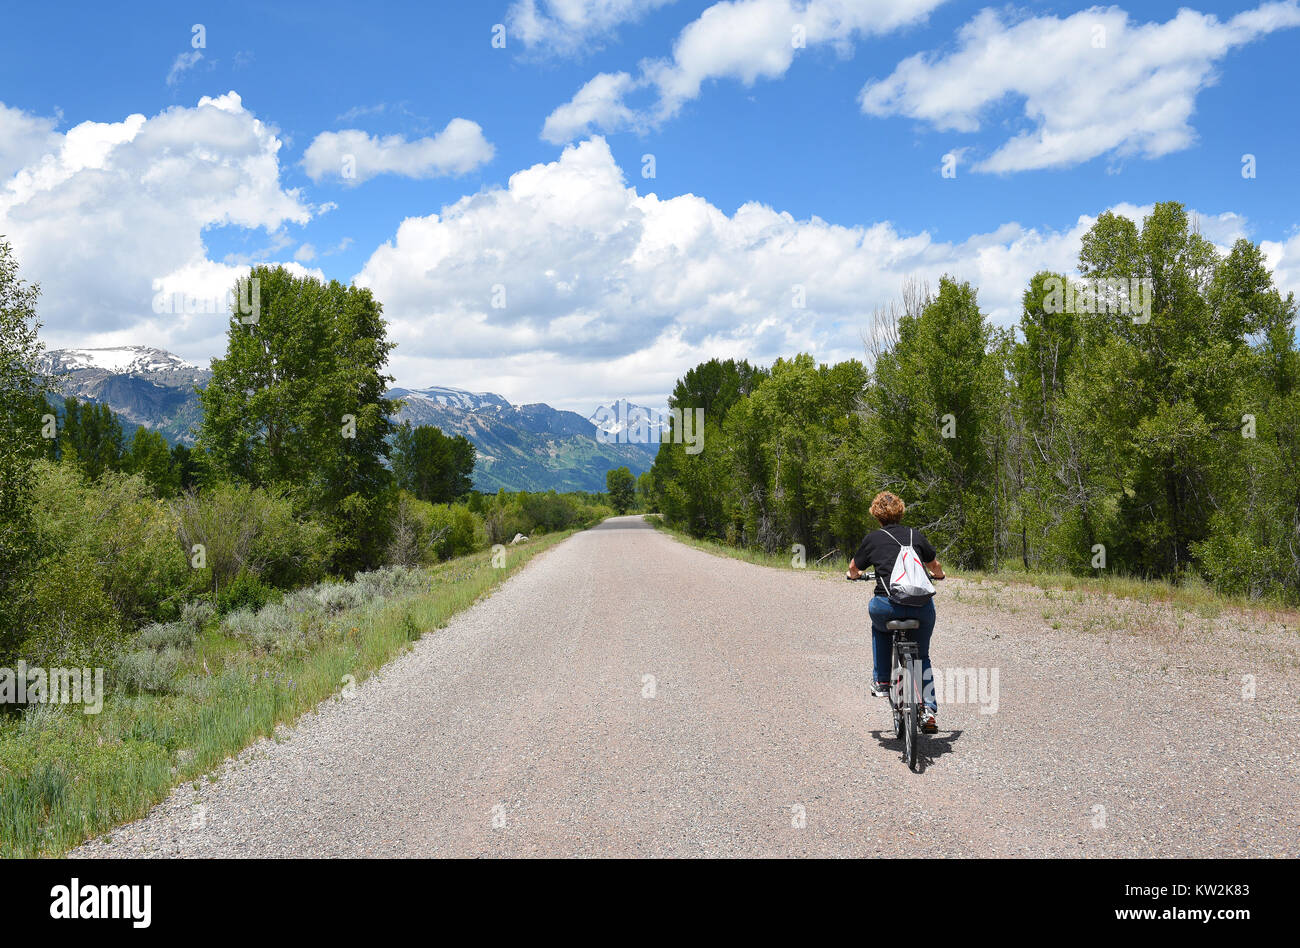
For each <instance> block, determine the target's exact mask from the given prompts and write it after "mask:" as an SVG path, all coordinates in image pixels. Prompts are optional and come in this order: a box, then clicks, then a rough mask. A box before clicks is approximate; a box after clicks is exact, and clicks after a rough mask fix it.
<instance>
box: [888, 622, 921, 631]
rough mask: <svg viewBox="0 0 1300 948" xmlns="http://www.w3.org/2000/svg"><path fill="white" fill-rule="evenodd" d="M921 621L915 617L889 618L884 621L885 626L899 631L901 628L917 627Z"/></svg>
mask: <svg viewBox="0 0 1300 948" xmlns="http://www.w3.org/2000/svg"><path fill="white" fill-rule="evenodd" d="M920 627H921V623H920V622H919V621H918V620H916V619H890V620H889V621H888V622H886V623H885V628H886V629H890V630H891V631H895V632H897V631H900V630H903V629H919V628H920Z"/></svg>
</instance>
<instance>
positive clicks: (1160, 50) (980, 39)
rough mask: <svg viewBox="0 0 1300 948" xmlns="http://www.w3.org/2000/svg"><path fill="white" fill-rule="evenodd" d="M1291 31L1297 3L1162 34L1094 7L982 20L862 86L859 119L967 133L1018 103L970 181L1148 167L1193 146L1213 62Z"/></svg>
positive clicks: (1181, 25) (1185, 24) (1160, 28)
mask: <svg viewBox="0 0 1300 948" xmlns="http://www.w3.org/2000/svg"><path fill="white" fill-rule="evenodd" d="M1296 25H1300V7H1297V4H1296V2H1295V0H1286V2H1279V3H1266V4H1264V5H1262V6H1260V7H1258V8H1257V9H1255V10H1250V11H1247V12H1244V13H1239V14H1237V15H1236V16H1234V17H1233V18H1232V19H1230V20H1228V21H1226V22H1221V21H1219V19H1218V18H1216V17H1215V16H1213V15H1210V14H1202V13H1197V12H1196V11H1194V10H1189V9H1182V10H1179V11H1178V13H1177V14H1176V15H1175V16H1174V17H1173V19H1171V20H1169V21H1168V22H1166V23H1144V24H1136V23H1133V22H1132V21H1131V20H1130V18H1129V15H1128V14H1127V13H1125V12H1124V11H1123V10H1121V9H1119V8H1118V7H1106V8H1102V7H1093V8H1091V9H1088V10H1084V11H1081V12H1079V13H1075V14H1073V15H1072V16H1069V17H1066V18H1065V19H1059V18H1057V17H1053V16H1041V17H1032V18H1029V19H1025V20H1021V21H1020V22H1016V23H1010V22H1008V21H1007V20H1006V19H1004V18H1003V15H1000V14H999V13H997V12H995V11H993V10H983V11H981V12H980V13H979V14H977V15H976V16H975V18H974V19H973V20H971V22H970V23H968V24H967V25H966V26H965V27H963V28H962V30H961V32H960V34H959V41H958V47H957V49H956V50H954V51H952V52H950V53H946V54H942V55H927V54H924V53H920V54H917V55H916V56H912V57H911V58H909V59H906V60H904V61H903V62H901V63H900V64H899V65H898V67H897V68H896V69H895V70H894V71H893V73H892V74H891V75H889V76H888V77H886V78H885V79H881V80H878V81H872V82H869V83H867V85H866V86H865V87H864V88H863V90H862V93H861V104H862V110H863V111H864V112H865V113H867V114H869V115H876V116H890V115H902V116H907V117H909V118H914V119H919V120H921V121H924V122H928V123H929V124H931V125H933V126H934V127H935V128H936V129H939V130H940V131H956V132H975V131H978V130H979V129H980V127H981V117H982V115H983V114H984V113H985V112H986V111H987V110H989V109H990V108H992V107H993V106H995V105H997V104H999V103H1002V102H1004V101H1005V100H1007V99H1009V98H1010V99H1016V100H1023V110H1024V117H1025V120H1026V121H1027V122H1028V123H1029V124H1030V125H1031V126H1032V128H1030V129H1029V130H1027V131H1023V132H1021V133H1019V134H1017V135H1014V136H1013V137H1012V138H1010V139H1009V140H1007V141H1006V142H1004V143H1003V144H1002V145H1001V146H1000V147H999V148H998V149H997V150H996V151H995V152H994V153H993V154H992V155H990V156H989V157H988V158H986V159H984V160H983V161H982V162H979V163H978V164H976V165H975V170H977V171H990V172H1008V171H1022V170H1026V169H1032V168H1059V167H1068V166H1070V165H1075V164H1078V163H1080V162H1083V161H1087V160H1088V159H1090V158H1095V157H1097V156H1099V155H1105V154H1115V155H1118V156H1127V155H1141V156H1144V157H1147V158H1155V157H1159V156H1160V155H1164V154H1168V153H1170V152H1174V151H1178V150H1180V149H1183V148H1187V147H1188V146H1189V145H1191V144H1192V143H1193V141H1195V138H1196V132H1195V130H1194V129H1193V128H1192V125H1191V118H1192V114H1193V113H1194V112H1195V108H1196V95H1197V93H1198V92H1200V90H1202V89H1204V88H1205V87H1207V86H1209V85H1211V84H1213V82H1214V81H1215V74H1214V66H1215V64H1216V63H1217V62H1218V61H1219V60H1221V59H1223V58H1224V57H1225V56H1226V55H1227V54H1228V53H1229V52H1230V51H1231V50H1233V49H1234V48H1236V47H1238V46H1241V45H1244V44H1246V43H1249V42H1251V41H1253V40H1255V39H1258V38H1259V37H1261V36H1264V35H1266V34H1268V33H1271V32H1273V31H1274V30H1279V29H1285V28H1287V27H1291V26H1296Z"/></svg>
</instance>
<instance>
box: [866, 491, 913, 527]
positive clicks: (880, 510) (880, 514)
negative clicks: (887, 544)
mask: <svg viewBox="0 0 1300 948" xmlns="http://www.w3.org/2000/svg"><path fill="white" fill-rule="evenodd" d="M906 509H907V504H905V503H903V498H902V497H899V496H898V495H897V494H894V493H891V492H890V491H887V490H882V491H881V492H880V493H879V494H877V495H876V499H875V500H873V501H872V502H871V516H873V517H875V518H876V519H877V520H879V521H880V525H881V526H882V527H887V526H889V525H890V524H891V523H898V521H900V520H902V519H903V511H904V510H906Z"/></svg>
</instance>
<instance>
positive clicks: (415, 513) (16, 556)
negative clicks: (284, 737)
mask: <svg viewBox="0 0 1300 948" xmlns="http://www.w3.org/2000/svg"><path fill="white" fill-rule="evenodd" d="M250 280H256V281H257V284H256V285H257V292H256V293H249V292H247V290H248V289H249V288H248V286H247V283H248V281H250ZM38 296H39V288H38V287H35V286H33V285H31V284H28V283H26V282H24V281H23V280H22V279H21V278H20V276H19V272H18V265H17V262H16V260H15V259H14V257H13V254H12V252H11V249H10V247H9V245H8V244H6V243H4V242H2V241H0V666H6V665H9V664H12V661H13V660H15V659H16V658H23V659H26V660H27V661H28V662H29V663H32V664H40V663H45V664H58V663H83V664H99V663H107V664H109V665H110V666H114V663H116V662H117V661H118V660H119V659H120V658H121V657H122V656H123V655H125V654H127V653H129V651H130V643H131V642H132V641H133V637H134V636H135V635H136V632H137V629H138V628H139V627H140V626H141V625H142V624H145V623H149V622H160V621H161V622H170V621H172V620H174V619H176V617H177V616H179V615H180V614H181V612H182V611H183V610H184V609H185V608H187V607H188V606H191V605H193V604H195V603H197V602H207V603H209V604H211V605H213V606H214V608H215V609H216V611H217V613H218V614H221V613H224V612H226V611H228V610H230V609H236V608H239V607H241V606H257V605H262V604H264V603H266V602H268V601H272V600H274V599H275V598H276V597H277V596H279V595H280V594H281V593H282V592H285V591H289V590H292V589H296V588H299V587H303V586H307V585H310V584H313V583H316V582H319V581H322V580H331V579H343V578H347V577H351V576H354V575H355V574H357V573H359V572H363V571H368V570H373V569H376V568H378V567H381V566H385V565H394V564H397V565H403V566H416V565H421V564H428V563H432V562H436V561H438V560H442V559H447V558H450V557H454V556H458V555H463V554H466V553H470V552H473V551H476V550H482V549H486V548H487V546H489V545H490V544H495V543H509V542H510V541H511V539H513V538H514V537H515V536H517V535H519V534H524V535H528V534H533V533H538V532H547V531H553V530H562V529H567V528H570V527H578V526H587V525H589V524H591V523H593V522H598V521H599V520H600V519H603V517H605V516H607V515H608V514H609V513H611V512H612V511H611V510H610V509H609V508H608V507H606V506H604V504H603V498H602V497H600V496H599V495H589V494H571V495H559V494H556V493H555V492H554V491H551V492H549V493H543V494H529V493H526V492H519V493H514V494H509V493H507V492H505V491H501V492H499V493H498V494H497V495H495V496H484V495H482V494H479V493H476V492H474V491H472V478H471V475H472V471H473V468H474V463H475V451H474V446H473V444H472V443H471V442H470V441H468V440H467V439H466V438H464V437H460V436H449V435H446V434H444V433H443V432H442V431H440V430H438V429H437V428H433V427H428V426H414V427H413V426H412V425H410V424H409V423H406V424H402V425H397V424H396V423H395V422H394V421H393V418H392V416H393V414H394V412H395V411H396V410H397V408H398V403H397V402H395V401H393V400H391V399H388V398H386V397H385V395H384V393H385V392H386V391H387V388H388V383H390V382H391V381H392V379H391V377H389V376H387V375H386V374H385V371H384V370H385V365H386V363H387V358H388V353H389V351H390V350H391V349H392V347H393V345H392V343H390V342H388V341H387V340H386V336H385V323H384V320H383V318H382V307H381V305H380V304H379V302H378V301H377V300H375V299H374V297H373V296H372V294H371V293H370V291H369V290H366V289H362V288H358V287H356V286H344V285H343V284H341V283H338V282H337V281H332V282H329V283H322V282H321V281H319V280H315V279H312V278H307V277H298V276H295V275H293V274H291V273H289V272H288V271H287V270H285V269H283V268H279V267H276V268H271V267H265V266H260V267H255V268H252V269H251V270H250V271H249V273H248V275H247V277H245V278H243V279H241V280H240V281H239V285H237V286H236V289H235V293H234V299H236V300H242V299H256V300H257V301H258V305H257V307H256V311H255V312H252V313H248V312H245V311H244V310H240V309H238V308H236V309H235V310H234V311H232V313H231V314H230V317H229V324H228V327H227V338H226V352H225V354H224V356H223V357H221V358H218V359H214V360H213V362H212V377H211V379H210V381H209V383H208V385H207V386H206V387H205V388H203V389H201V390H199V393H198V394H199V397H200V399H201V401H202V406H203V420H202V422H201V424H200V426H199V427H198V429H197V431H196V436H197V437H196V441H195V444H194V446H193V448H190V447H187V446H185V445H177V446H174V447H172V446H169V445H168V443H167V442H166V440H165V439H164V438H163V437H162V436H161V435H160V434H158V433H157V432H153V431H150V430H149V429H147V428H143V427H142V428H139V429H137V430H136V431H135V432H134V433H133V435H132V436H131V438H130V439H129V440H128V439H127V438H126V437H125V436H124V428H123V424H122V421H121V419H120V418H118V417H117V416H116V415H115V414H114V413H113V412H112V410H111V409H109V408H108V407H107V406H103V405H95V404H87V403H82V402H80V401H78V400H77V399H73V398H68V399H62V400H61V401H60V400H55V399H54V398H53V393H54V392H55V391H57V389H58V381H59V380H58V379H56V378H52V377H50V376H48V375H46V374H45V373H44V371H43V370H42V368H41V364H42V359H41V357H42V352H43V346H42V344H41V342H40V340H39V335H38V330H39V320H38V315H37V301H38Z"/></svg>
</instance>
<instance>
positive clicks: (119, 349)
mask: <svg viewBox="0 0 1300 948" xmlns="http://www.w3.org/2000/svg"><path fill="white" fill-rule="evenodd" d="M45 356H46V363H47V368H49V369H53V370H55V371H58V370H64V371H69V372H71V371H79V370H84V369H102V370H103V371H105V372H107V373H109V374H110V375H142V374H144V373H146V372H169V373H170V372H182V373H186V374H191V375H192V374H194V373H195V372H200V371H202V370H201V369H199V367H198V366H197V365H192V364H191V363H189V362H186V361H185V360H184V359H182V358H181V357H180V356H177V355H173V354H172V353H170V352H164V351H163V350H161V349H154V348H152V347H150V346H114V347H112V348H108V349H54V350H52V351H50V352H47V353H46V354H45Z"/></svg>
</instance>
